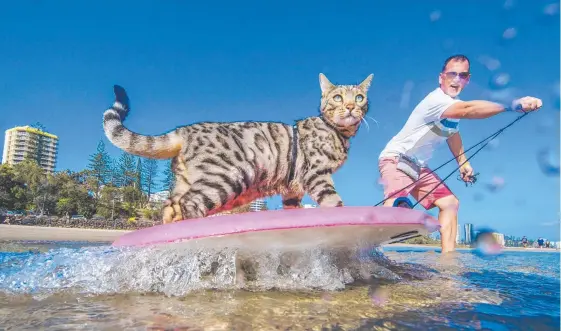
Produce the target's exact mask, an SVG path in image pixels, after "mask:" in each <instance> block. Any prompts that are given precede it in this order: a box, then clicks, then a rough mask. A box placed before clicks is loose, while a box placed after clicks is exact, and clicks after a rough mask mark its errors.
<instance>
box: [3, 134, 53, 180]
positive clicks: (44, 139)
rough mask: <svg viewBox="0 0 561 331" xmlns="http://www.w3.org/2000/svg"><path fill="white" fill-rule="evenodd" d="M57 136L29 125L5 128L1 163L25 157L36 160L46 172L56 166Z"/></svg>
mask: <svg viewBox="0 0 561 331" xmlns="http://www.w3.org/2000/svg"><path fill="white" fill-rule="evenodd" d="M57 153H58V137H57V136H55V135H54V134H51V133H48V132H44V131H41V130H39V129H36V128H33V127H30V126H17V127H15V128H11V129H8V130H6V134H5V136H4V152H3V153H2V163H8V164H11V165H14V164H17V163H20V162H21V161H23V160H24V159H25V158H31V159H34V160H36V161H37V163H38V164H39V166H41V168H43V169H44V170H45V171H46V172H48V173H53V172H54V171H55V167H56V160H57Z"/></svg>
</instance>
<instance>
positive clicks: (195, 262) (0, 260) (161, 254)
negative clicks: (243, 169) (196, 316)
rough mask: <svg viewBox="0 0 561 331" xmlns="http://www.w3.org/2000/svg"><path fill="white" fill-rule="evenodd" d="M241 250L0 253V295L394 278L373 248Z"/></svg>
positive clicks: (179, 291) (174, 291) (328, 287)
mask: <svg viewBox="0 0 561 331" xmlns="http://www.w3.org/2000/svg"><path fill="white" fill-rule="evenodd" d="M367 253H368V254H366V255H365V254H364V250H359V249H358V248H356V249H338V250H317V249H314V250H307V251H299V252H286V251H270V252H244V253H239V252H238V251H236V250H233V249H216V250H194V249H191V250H189V249H184V248H182V249H177V248H174V247H173V245H172V246H167V247H150V248H114V247H109V246H102V247H83V248H80V249H69V248H57V249H52V250H50V251H48V252H46V253H0V270H1V272H0V292H5V293H14V294H18V293H19V294H32V295H39V296H44V295H47V296H48V295H51V294H54V293H58V292H66V291H70V292H74V293H75V292H78V293H83V294H113V293H127V292H136V293H162V294H165V295H168V296H183V295H185V294H187V293H190V292H193V291H198V290H206V289H221V290H227V289H247V290H253V291H255V290H270V289H280V290H325V291H332V290H338V289H342V288H344V287H345V285H346V284H350V283H353V282H355V281H358V280H368V279H370V277H374V278H383V279H386V280H399V279H400V276H399V275H398V274H396V273H395V272H393V271H392V270H390V267H391V265H392V263H391V261H389V260H388V259H387V258H385V257H384V256H383V255H382V254H381V253H380V252H378V251H376V250H374V251H373V250H369V251H367Z"/></svg>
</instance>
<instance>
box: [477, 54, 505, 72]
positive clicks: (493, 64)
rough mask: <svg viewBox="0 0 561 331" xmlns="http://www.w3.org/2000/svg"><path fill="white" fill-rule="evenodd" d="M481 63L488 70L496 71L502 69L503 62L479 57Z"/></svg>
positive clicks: (488, 57) (484, 56) (483, 56)
mask: <svg viewBox="0 0 561 331" xmlns="http://www.w3.org/2000/svg"><path fill="white" fill-rule="evenodd" d="M479 62H480V63H481V64H483V65H484V66H485V67H487V69H488V70H491V71H494V70H497V69H499V68H500V67H501V61H499V60H497V59H494V58H492V57H490V56H487V55H482V56H480V57H479Z"/></svg>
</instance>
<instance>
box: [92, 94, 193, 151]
mask: <svg viewBox="0 0 561 331" xmlns="http://www.w3.org/2000/svg"><path fill="white" fill-rule="evenodd" d="M113 90H114V92H115V103H113V106H112V107H111V108H109V109H107V110H106V111H105V113H104V114H103V129H104V130H105V135H106V136H107V138H108V139H109V140H110V141H111V142H112V143H113V144H114V145H115V146H117V147H119V148H120V149H122V150H124V151H125V152H127V153H130V154H134V155H138V156H142V157H147V158H152V159H168V158H171V157H174V156H176V155H178V154H179V151H180V150H181V145H182V139H181V136H180V135H179V133H178V132H177V130H174V131H170V132H168V133H165V134H163V135H160V136H145V135H141V134H138V133H136V132H132V131H131V130H129V129H127V128H126V127H125V126H124V125H123V121H124V120H125V118H126V117H127V115H128V113H129V110H130V103H129V97H128V96H127V92H126V91H125V89H124V88H122V87H121V86H119V85H115V86H114V87H113Z"/></svg>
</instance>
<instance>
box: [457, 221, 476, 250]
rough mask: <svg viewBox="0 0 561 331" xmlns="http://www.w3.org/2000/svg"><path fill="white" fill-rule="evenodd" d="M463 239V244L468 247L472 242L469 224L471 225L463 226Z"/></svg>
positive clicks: (471, 227) (471, 229) (472, 237)
mask: <svg viewBox="0 0 561 331" xmlns="http://www.w3.org/2000/svg"><path fill="white" fill-rule="evenodd" d="M458 231H459V230H458ZM464 238H465V240H464V242H465V243H466V244H468V245H469V244H471V242H472V241H473V239H474V236H473V224H471V223H466V224H464Z"/></svg>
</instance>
